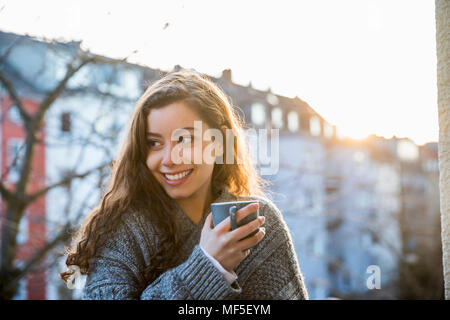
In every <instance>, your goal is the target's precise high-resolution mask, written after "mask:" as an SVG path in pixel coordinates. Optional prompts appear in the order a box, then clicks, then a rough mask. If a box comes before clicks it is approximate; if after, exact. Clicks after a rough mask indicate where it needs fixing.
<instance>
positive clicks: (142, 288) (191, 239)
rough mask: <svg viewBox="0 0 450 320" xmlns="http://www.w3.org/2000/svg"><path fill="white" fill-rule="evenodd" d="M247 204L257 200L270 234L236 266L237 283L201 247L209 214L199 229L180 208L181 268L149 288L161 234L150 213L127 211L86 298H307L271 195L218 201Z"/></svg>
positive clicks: (93, 269)
mask: <svg viewBox="0 0 450 320" xmlns="http://www.w3.org/2000/svg"><path fill="white" fill-rule="evenodd" d="M242 200H258V202H259V204H260V209H259V212H260V215H264V216H265V217H266V221H265V224H264V226H265V228H266V235H265V237H264V238H263V240H262V241H261V242H260V243H258V244H257V245H256V246H254V247H253V248H252V250H251V253H250V255H249V256H248V257H246V258H245V259H244V260H243V261H242V262H241V264H240V265H239V266H238V267H237V268H236V270H235V272H236V274H237V276H238V279H237V281H235V282H234V283H233V284H231V285H230V284H228V283H227V281H226V280H225V278H224V276H223V275H222V274H221V273H220V272H219V270H218V269H217V268H216V267H215V266H214V265H213V263H212V262H211V260H209V259H208V258H207V257H206V255H205V254H204V252H203V251H202V249H201V248H200V247H199V245H198V244H199V241H200V235H201V230H202V228H203V225H204V222H205V218H206V216H207V215H204V217H203V218H202V220H201V221H200V222H199V223H198V224H197V225H196V224H194V223H193V222H192V221H191V220H190V219H189V217H188V216H187V215H186V214H185V213H184V212H183V211H182V210H181V208H180V207H179V206H178V205H176V208H177V212H176V217H177V223H178V224H179V230H180V237H181V239H182V243H183V245H182V247H181V250H180V253H179V254H178V255H179V257H178V262H177V267H174V268H172V269H169V270H167V271H166V272H164V273H162V274H161V275H160V276H159V277H158V278H157V279H156V280H155V281H153V282H152V283H151V284H149V285H148V286H146V285H145V280H144V276H143V275H144V270H145V269H146V266H148V264H149V261H150V257H151V255H152V253H153V252H154V250H155V247H156V246H157V244H158V236H157V233H156V232H155V231H154V228H153V227H152V224H151V223H150V221H149V219H148V217H147V216H146V215H145V214H143V213H142V212H141V213H140V212H136V211H133V212H127V213H126V214H124V215H123V216H122V217H123V218H122V221H121V223H120V226H119V227H118V228H117V230H115V231H114V232H112V233H111V234H110V235H109V237H108V239H107V240H106V242H105V244H104V245H103V246H102V247H101V248H99V249H98V250H97V254H96V255H95V256H94V257H93V258H92V259H91V261H90V269H89V273H88V276H87V279H86V285H85V287H84V289H83V299H89V300H90V299H102V300H110V299H142V300H149V299H154V300H164V299H177V300H181V299H186V300H189V299H195V300H209V299H217V300H222V299H227V300H228V299H235V300H239V299H282V300H285V299H308V293H307V291H306V288H305V285H304V279H303V276H302V274H301V272H300V267H299V265H298V262H297V256H296V253H295V251H294V247H293V244H292V239H291V236H290V232H289V230H288V228H287V226H286V223H285V222H284V220H283V217H282V215H281V213H280V211H279V210H278V208H277V207H276V206H275V205H274V204H273V203H272V202H271V201H270V200H269V199H267V198H266V197H260V196H248V197H236V196H234V195H233V194H231V193H230V192H228V190H227V189H223V190H222V193H221V194H220V196H219V197H218V198H217V199H216V200H215V202H226V201H242ZM206 212H208V213H209V212H211V208H209V209H208V210H207V211H206Z"/></svg>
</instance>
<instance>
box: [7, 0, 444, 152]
mask: <svg viewBox="0 0 450 320" xmlns="http://www.w3.org/2000/svg"><path fill="white" fill-rule="evenodd" d="M166 23H168V25H166ZM0 30H3V31H10V32H16V33H26V34H29V35H36V36H44V37H46V38H59V39H65V40H82V41H83V44H84V47H85V48H89V49H90V50H91V51H92V52H95V53H99V54H103V55H106V56H110V57H120V58H123V57H125V56H129V55H130V54H131V57H130V61H132V62H139V63H142V64H145V65H148V66H149V67H151V68H159V69H162V70H171V69H172V68H173V66H174V65H176V64H179V65H181V66H183V67H186V68H195V69H196V70H197V71H200V72H204V73H206V74H209V75H211V76H219V75H220V74H221V72H222V70H223V69H226V68H230V69H232V72H233V81H234V82H236V83H239V84H243V85H247V84H248V83H249V81H251V82H252V85H253V86H254V87H256V88H258V89H262V90H265V89H267V87H271V89H272V92H275V93H277V94H281V95H284V96H288V97H294V96H295V95H298V96H299V97H300V98H301V99H303V100H305V101H306V102H308V103H309V104H310V105H311V107H313V108H314V109H315V110H316V111H317V112H319V113H320V114H321V115H322V116H323V117H324V118H325V119H326V120H328V121H329V122H330V123H332V124H335V125H337V127H338V131H339V134H340V135H341V136H350V137H354V138H362V137H365V136H367V135H369V134H371V133H375V134H377V135H381V136H385V137H387V138H390V137H392V135H396V136H397V137H409V138H411V139H413V140H414V141H415V142H416V143H418V144H423V143H426V142H428V141H437V140H438V132H439V131H438V116H437V87H436V43H435V41H436V40H435V39H436V38H435V18H434V1H431V0H428V1H426V0H394V1H393V0H340V1H335V0H327V1H326V0H314V1H313V0H308V1H300V0H297V1H283V0H271V1H262V0H258V1H250V0H245V1H243V0H237V1H235V0H227V1H211V0H209V1H208V0H206V1H194V0H191V1H187V0H186V1H183V0H179V1H168V0H160V1H133V0H128V1H120V2H119V1H117V2H115V1H111V0H109V1H99V0H95V1H92V0H89V1H73V0H71V1H50V0H40V1H31V0H30V1H23V0H0ZM134 50H138V52H137V53H136V54H132V52H133V51H134Z"/></svg>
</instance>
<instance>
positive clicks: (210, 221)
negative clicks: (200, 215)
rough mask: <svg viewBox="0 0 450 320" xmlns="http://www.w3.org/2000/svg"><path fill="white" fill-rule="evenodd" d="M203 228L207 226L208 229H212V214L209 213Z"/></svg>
mask: <svg viewBox="0 0 450 320" xmlns="http://www.w3.org/2000/svg"><path fill="white" fill-rule="evenodd" d="M205 226H209V228H210V229H212V228H214V224H213V219H212V213H211V212H210V213H209V214H208V216H207V217H206V219H205Z"/></svg>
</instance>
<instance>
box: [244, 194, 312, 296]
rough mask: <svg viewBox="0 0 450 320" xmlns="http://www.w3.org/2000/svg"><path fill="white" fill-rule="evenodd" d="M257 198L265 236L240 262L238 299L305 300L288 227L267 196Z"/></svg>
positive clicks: (304, 291) (301, 278) (304, 289)
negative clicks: (262, 217)
mask: <svg viewBox="0 0 450 320" xmlns="http://www.w3.org/2000/svg"><path fill="white" fill-rule="evenodd" d="M259 200H260V201H261V202H262V206H261V209H260V214H262V215H264V216H265V217H266V222H265V227H266V236H265V237H264V239H263V240H262V241H261V242H260V243H259V244H258V245H256V246H255V247H254V248H253V249H252V252H251V254H250V256H249V257H248V258H247V261H246V260H244V263H243V264H242V266H239V269H238V271H239V272H238V275H239V279H240V283H241V285H242V288H243V289H242V290H243V291H242V294H241V295H240V296H239V299H261V300H266V299H274V300H306V299H308V298H309V297H308V292H307V290H306V286H305V283H304V277H303V275H302V273H301V271H300V266H299V263H298V259H297V255H296V252H295V250H294V245H293V242H292V238H291V235H290V231H289V229H288V227H287V225H286V223H285V221H284V219H283V217H282V214H281V212H280V211H279V209H278V208H277V207H276V206H275V205H274V204H273V203H272V202H271V201H270V200H268V199H262V198H260V199H259Z"/></svg>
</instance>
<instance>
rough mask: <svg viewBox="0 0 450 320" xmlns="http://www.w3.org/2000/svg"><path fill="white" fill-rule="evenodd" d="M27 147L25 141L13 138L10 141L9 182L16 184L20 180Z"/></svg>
mask: <svg viewBox="0 0 450 320" xmlns="http://www.w3.org/2000/svg"><path fill="white" fill-rule="evenodd" d="M24 153H25V146H24V145H23V139H20V138H11V139H9V140H8V169H9V172H8V180H9V181H10V182H12V183H15V182H17V181H18V180H19V178H20V169H21V168H22V162H23V156H24Z"/></svg>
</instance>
